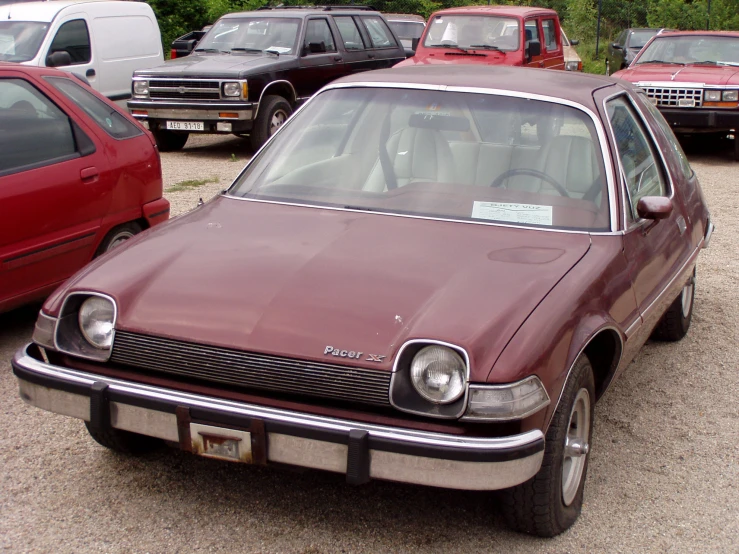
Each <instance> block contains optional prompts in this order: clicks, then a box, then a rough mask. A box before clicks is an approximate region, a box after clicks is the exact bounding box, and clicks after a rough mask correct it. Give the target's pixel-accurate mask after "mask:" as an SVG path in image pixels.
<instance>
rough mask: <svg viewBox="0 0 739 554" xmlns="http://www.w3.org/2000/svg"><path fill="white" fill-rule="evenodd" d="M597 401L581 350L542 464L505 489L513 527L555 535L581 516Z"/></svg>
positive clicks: (507, 513) (507, 516) (506, 514)
mask: <svg viewBox="0 0 739 554" xmlns="http://www.w3.org/2000/svg"><path fill="white" fill-rule="evenodd" d="M594 403H595V381H594V378H593V368H592V366H591V365H590V361H589V360H588V358H587V357H586V356H581V357H580V358H579V359H578V360H577V362H575V366H574V367H573V368H572V372H571V374H570V377H569V379H568V380H567V383H565V389H564V391H563V393H562V398H561V400H560V402H559V406H557V410H556V412H555V413H554V416H553V417H552V421H551V423H550V425H549V430H548V431H547V435H546V450H545V451H544V460H543V461H542V465H541V469H539V472H538V473H537V474H536V475H534V476H533V477H532V478H531V479H529V480H528V481H526V482H525V483H521V484H520V485H518V486H515V487H512V488H510V489H506V490H504V491H501V497H502V498H501V500H502V503H503V509H504V512H503V517H504V518H505V519H506V521H507V523H508V525H510V526H511V527H512V528H513V529H515V530H517V531H520V532H523V533H529V534H531V535H538V536H540V537H554V536H555V535H559V534H560V533H562V532H563V531H566V530H567V529H569V528H570V527H571V526H572V524H573V523H575V521H576V520H577V518H578V516H579V515H580V511H581V510H582V504H583V489H584V486H585V476H586V474H587V469H588V454H589V452H590V439H591V435H592V429H593V416H594V412H593V408H594Z"/></svg>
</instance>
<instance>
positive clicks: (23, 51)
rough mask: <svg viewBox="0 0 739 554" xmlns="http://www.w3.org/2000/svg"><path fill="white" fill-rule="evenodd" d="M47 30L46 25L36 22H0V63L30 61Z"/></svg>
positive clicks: (47, 25) (47, 26)
mask: <svg viewBox="0 0 739 554" xmlns="http://www.w3.org/2000/svg"><path fill="white" fill-rule="evenodd" d="M48 29H49V24H48V23H40V22H38V21H0V61H3V62H27V61H28V60H32V59H33V58H35V57H36V53H37V52H38V49H39V47H40V46H41V42H42V41H43V40H44V37H45V36H46V31H47V30H48Z"/></svg>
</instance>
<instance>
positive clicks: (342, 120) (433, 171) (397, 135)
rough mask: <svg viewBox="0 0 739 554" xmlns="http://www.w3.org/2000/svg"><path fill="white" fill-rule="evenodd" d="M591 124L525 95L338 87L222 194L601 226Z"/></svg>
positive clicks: (600, 175)
mask: <svg viewBox="0 0 739 554" xmlns="http://www.w3.org/2000/svg"><path fill="white" fill-rule="evenodd" d="M598 144H599V143H598V139H597V135H596V131H595V127H594V124H593V121H592V119H591V118H590V117H589V116H588V115H587V114H586V113H584V112H583V111H581V110H579V109H576V108H572V107H568V106H564V105H561V104H556V103H553V102H545V101H538V100H530V99H527V98H518V97H510V96H498V95H493V94H470V93H461V92H440V91H429V90H419V89H394V88H364V87H358V88H341V89H333V90H328V91H325V92H323V93H321V94H319V95H318V96H317V97H315V98H314V99H313V100H311V101H310V102H309V103H308V104H307V105H306V106H305V108H304V109H303V110H302V111H301V112H300V113H298V114H297V115H296V116H295V117H294V118H293V119H292V120H291V121H290V122H288V123H287V125H286V126H285V127H284V128H283V129H282V130H281V131H280V132H279V134H278V135H276V136H275V138H274V140H272V141H271V142H270V143H269V144H268V145H267V146H266V147H265V148H264V149H263V150H262V151H261V152H260V153H259V155H258V156H256V157H255V158H254V160H253V161H252V163H251V164H250V165H249V166H248V167H247V169H246V170H245V171H244V173H243V174H242V175H241V176H240V177H239V178H238V179H237V181H236V182H235V183H234V185H233V186H232V188H231V189H230V190H229V194H231V195H234V196H238V197H243V198H249V199H256V200H269V201H277V202H289V203H297V204H304V205H309V206H326V207H335V208H343V209H349V210H362V211H371V212H380V213H393V214H403V215H414V216H423V217H432V218H440V219H450V220H459V221H476V222H485V223H493V222H495V223H509V224H519V225H526V226H535V227H544V228H550V229H551V228H556V229H578V230H607V229H608V228H609V219H608V213H609V210H608V194H607V186H606V179H605V171H604V166H603V158H602V154H601V150H600V147H599V145H598Z"/></svg>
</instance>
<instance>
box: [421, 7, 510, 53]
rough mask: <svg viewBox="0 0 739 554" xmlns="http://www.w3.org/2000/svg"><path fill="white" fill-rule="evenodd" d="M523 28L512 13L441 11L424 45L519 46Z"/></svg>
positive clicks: (432, 23) (500, 47)
mask: <svg viewBox="0 0 739 554" xmlns="http://www.w3.org/2000/svg"><path fill="white" fill-rule="evenodd" d="M520 34H521V33H520V30H519V26H518V20H517V19H514V18H512V17H494V16H480V15H438V16H436V17H435V18H434V19H432V20H431V21H430V22H429V30H428V33H427V34H426V40H425V41H424V43H423V45H424V46H427V47H432V48H433V47H445V46H447V47H448V46H459V47H461V48H471V47H473V46H474V47H477V48H484V47H489V48H494V49H497V50H503V51H506V52H512V51H515V50H518V42H519V35H520Z"/></svg>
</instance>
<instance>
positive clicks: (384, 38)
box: [360, 15, 405, 69]
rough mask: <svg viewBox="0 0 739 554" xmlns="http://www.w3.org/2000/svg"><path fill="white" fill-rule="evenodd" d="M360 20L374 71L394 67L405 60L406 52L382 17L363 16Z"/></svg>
mask: <svg viewBox="0 0 739 554" xmlns="http://www.w3.org/2000/svg"><path fill="white" fill-rule="evenodd" d="M360 19H361V20H362V23H363V27H364V31H365V37H366V38H365V40H366V41H367V42H368V43H369V47H370V50H369V53H368V56H369V58H370V59H371V60H372V61H373V63H372V69H383V68H386V67H392V66H394V65H395V64H396V63H398V62H400V61H402V60H404V59H405V50H404V49H403V47H402V46H401V45H400V44H399V43H398V42H397V41H396V40H395V36H394V35H393V32H392V31H391V30H390V27H388V24H387V23H386V22H385V20H384V19H383V18H382V17H380V16H379V15H363V16H361V17H360Z"/></svg>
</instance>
